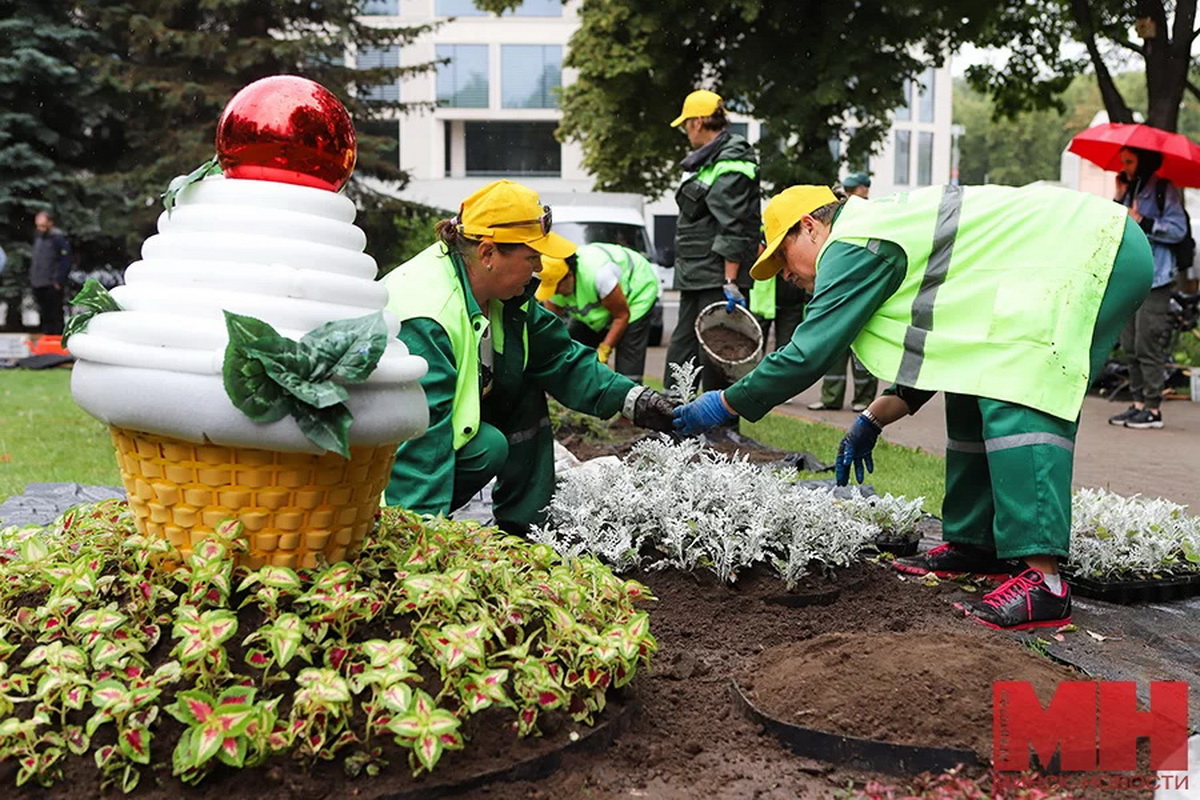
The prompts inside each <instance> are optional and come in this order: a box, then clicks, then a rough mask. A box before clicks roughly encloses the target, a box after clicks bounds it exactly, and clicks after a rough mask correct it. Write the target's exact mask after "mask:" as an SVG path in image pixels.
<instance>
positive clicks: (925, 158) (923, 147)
mask: <svg viewBox="0 0 1200 800" xmlns="http://www.w3.org/2000/svg"><path fill="white" fill-rule="evenodd" d="M931 183H933V134H932V133H930V132H929V131H921V132H920V133H918V134H917V186H928V185H929V184H931Z"/></svg>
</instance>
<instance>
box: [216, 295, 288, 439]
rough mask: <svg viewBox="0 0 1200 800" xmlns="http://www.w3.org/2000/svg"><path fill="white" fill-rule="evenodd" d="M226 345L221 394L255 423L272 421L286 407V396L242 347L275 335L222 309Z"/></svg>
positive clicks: (266, 327) (258, 323) (250, 319)
mask: <svg viewBox="0 0 1200 800" xmlns="http://www.w3.org/2000/svg"><path fill="white" fill-rule="evenodd" d="M225 328H226V330H228V331H229V345H228V346H227V347H226V348H225V363H224V366H223V369H222V371H223V378H224V383H225V394H226V395H227V396H228V397H229V400H230V402H232V403H233V405H234V407H235V408H237V409H238V410H239V411H241V412H242V413H243V414H245V415H246V416H247V417H249V418H250V419H252V420H254V421H255V422H264V423H265V422H276V421H277V420H281V419H283V418H284V417H285V416H287V413H288V411H289V410H290V405H291V404H290V403H289V401H288V395H287V393H286V392H285V391H284V390H283V388H282V387H280V386H279V385H278V384H277V383H276V382H275V381H274V380H272V379H271V376H270V375H268V374H267V370H266V367H264V366H263V364H262V363H261V362H260V361H258V360H257V359H254V358H251V357H250V356H249V355H247V354H246V347H247V346H248V345H250V344H251V343H253V342H257V341H259V340H260V339H262V338H263V337H265V336H275V337H278V334H276V333H275V329H274V328H272V327H271V326H270V325H268V324H267V323H265V322H263V321H261V320H257V319H254V318H253V317H244V316H242V315H240V314H232V313H230V312H228V311H226V312H225Z"/></svg>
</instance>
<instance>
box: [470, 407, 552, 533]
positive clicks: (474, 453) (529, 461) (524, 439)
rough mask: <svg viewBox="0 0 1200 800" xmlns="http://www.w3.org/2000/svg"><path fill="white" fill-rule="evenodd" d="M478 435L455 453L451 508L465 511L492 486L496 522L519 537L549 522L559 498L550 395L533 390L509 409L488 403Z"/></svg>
mask: <svg viewBox="0 0 1200 800" xmlns="http://www.w3.org/2000/svg"><path fill="white" fill-rule="evenodd" d="M482 414H483V421H482V422H481V423H480V426H479V433H477V434H475V436H474V437H472V438H471V440H470V441H469V442H467V443H466V444H464V445H463V446H462V447H460V448H459V449H458V450H457V451H456V452H455V454H454V459H455V460H454V496H453V500H452V502H451V506H452V508H455V509H457V508H461V507H462V506H463V505H465V504H466V503H467V501H469V500H470V499H471V498H472V497H473V496H474V495H475V494H477V493H478V492H479V490H480V489H482V488H483V487H484V486H486V485H487V483H488V481H490V480H491V479H492V478H495V479H496V486H495V488H494V489H493V491H492V503H493V511H494V514H495V517H496V523H497V524H498V525H499V526H500V527H501V528H504V529H505V530H506V531H508V532H510V533H513V532H520V531H521V530H522V529H524V528H527V527H528V526H529V525H531V524H534V523H539V522H541V521H542V520H543V519H544V515H543V513H542V512H543V510H544V509H545V508H546V506H547V505H549V504H550V497H551V495H553V494H554V434H553V432H552V431H551V430H550V415H549V411H548V408H547V405H546V394H545V392H543V391H542V390H541V389H540V388H538V387H537V386H529V387H527V388H526V389H524V390H523V391H522V393H521V396H520V398H519V399H518V401H517V402H516V403H515V404H513V405H512V406H511V407H509V408H503V409H501V408H493V407H491V406H490V405H489V404H488V402H487V401H486V400H485V401H484V404H483V408H482Z"/></svg>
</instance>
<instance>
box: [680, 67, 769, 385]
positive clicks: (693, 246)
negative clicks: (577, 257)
mask: <svg viewBox="0 0 1200 800" xmlns="http://www.w3.org/2000/svg"><path fill="white" fill-rule="evenodd" d="M671 126H672V127H675V128H679V127H682V129H683V131H684V133H686V134H687V137H688V143H689V144H691V146H692V154H691V155H689V156H688V157H687V158H685V159H684V160H683V161H682V162H680V165H679V166H680V169H682V170H683V173H684V175H683V182H682V183H681V184H680V186H679V189H678V191H676V192H675V202H676V203H677V204H678V205H679V219H678V222H677V224H676V228H675V288H676V289H678V290H679V320H678V322H676V324H675V329H674V331H673V332H672V333H671V341H670V342H669V343H668V344H667V355H666V368H665V369H666V372H665V373H664V375H663V385H664V386H666V387H667V388H670V387H671V385H672V384H673V383H674V375H673V374H672V372H671V365H672V364H684V363H686V362H687V361H688V360H689V359H696V360H697V363H698V364H700V365H701V366H703V367H704V372H703V378H702V385H703V386H704V388H706V389H712V388H719V387H722V386H728V385H729V381H728V380H727V379H726V378H725V377H724V375H723V374H722V373H721V371H720V369H719V368H718V367H717V366H716V365H715V364H712V363H710V362H709V360H708V359H707V358H706V357H705V356H704V354H703V353H702V352H701V348H700V342H699V341H698V340H697V339H696V330H695V324H696V317H697V316H699V314H700V311H701V310H702V309H703V308H704V307H705V306H708V305H710V304H712V303H718V302H726V303H728V306H729V310H731V311H732V310H733V306H734V305H735V304H740V305H742V306H745V305H746V295H745V292H746V291H749V289H750V285H751V283H752V281H751V279H750V273H749V267H750V264H752V263H753V262H754V256H755V253H756V252H757V250H758V235H759V225H760V221H759V189H758V157H757V156H756V155H755V153H754V148H752V147H751V146H750V143H749V142H747V141H746V139H745V138H744V137H742V136H740V135H738V134H736V133H732V132H731V131H730V130H729V118H728V117H727V116H726V113H725V104H724V102H723V101H722V100H721V97H720V96H719V95H718V94H716V93H715V92H710V91H707V90H704V89H700V90H698V91H695V92H692V93H691V94H689V95H688V96H687V99H685V100H684V102H683V110H682V111H681V112H680V114H679V116H678V117H676V118H675V120H674V121H673V122H672V123H671Z"/></svg>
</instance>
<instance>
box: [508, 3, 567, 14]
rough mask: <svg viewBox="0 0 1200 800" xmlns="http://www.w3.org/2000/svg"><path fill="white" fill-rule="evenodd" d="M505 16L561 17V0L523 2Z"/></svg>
mask: <svg viewBox="0 0 1200 800" xmlns="http://www.w3.org/2000/svg"><path fill="white" fill-rule="evenodd" d="M506 14H507V15H509V16H513V17H561V16H562V15H563V0H525V2H523V3H521V5H519V6H517V7H516V8H514V9H513V10H512V11H508V12H506Z"/></svg>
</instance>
